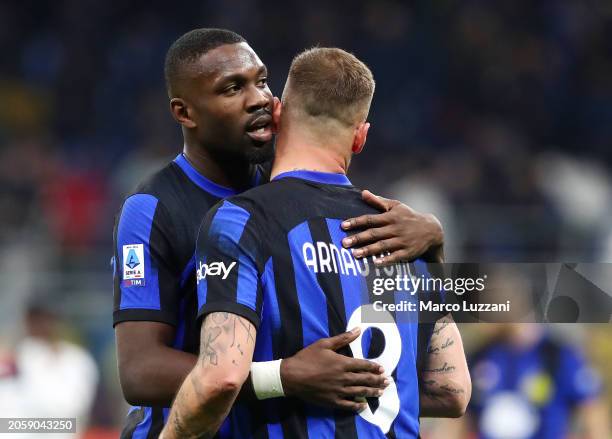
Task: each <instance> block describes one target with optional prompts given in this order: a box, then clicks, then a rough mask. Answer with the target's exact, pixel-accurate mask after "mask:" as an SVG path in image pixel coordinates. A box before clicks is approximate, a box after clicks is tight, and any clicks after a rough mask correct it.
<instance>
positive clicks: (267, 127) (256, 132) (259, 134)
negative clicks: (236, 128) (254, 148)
mask: <svg viewBox="0 0 612 439" xmlns="http://www.w3.org/2000/svg"><path fill="white" fill-rule="evenodd" d="M246 134H247V136H249V137H250V138H251V139H253V140H255V141H256V142H261V143H266V142H269V141H270V140H272V135H273V133H272V116H270V115H269V114H265V115H262V116H259V117H258V118H256V119H255V120H254V121H252V122H251V123H249V124H248V125H247V128H246Z"/></svg>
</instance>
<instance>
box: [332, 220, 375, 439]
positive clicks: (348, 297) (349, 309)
mask: <svg viewBox="0 0 612 439" xmlns="http://www.w3.org/2000/svg"><path fill="white" fill-rule="evenodd" d="M341 223H342V220H338V219H329V218H328V219H327V228H328V230H329V235H330V236H331V238H332V242H333V244H334V245H335V246H336V247H337V248H338V249H342V239H344V238H345V237H346V235H347V234H346V232H344V231H343V230H342V228H341V227H340V224H341ZM340 255H341V257H342V259H343V262H344V265H345V267H346V265H347V264H346V262H347V261H349V260H350V261H353V262H354V263H355V265H357V264H358V262H357V261H356V260H355V258H353V255H352V254H351V253H350V251H349V250H346V249H343V250H340ZM349 258H350V259H349ZM338 266H340V263H338ZM340 283H341V285H342V294H343V297H344V310H345V314H346V316H345V317H346V321H347V322H348V321H349V319H350V318H351V315H352V314H353V312H355V310H356V309H357V308H358V307H360V306H361V305H363V304H367V303H369V296H368V289H367V285H366V282H365V278H364V276H363V275H361V274H360V272H359V271H358V269H357V273H356V274H354V272H353V270H352V269H349V270H346V271H345V272H344V273H340ZM347 329H353V328H347ZM371 340H372V332H371V331H366V332H365V334H363V336H362V346H363V352H364V353H365V352H368V351H369V350H370V342H371ZM355 427H356V429H357V437H359V438H374V437H383V434H382V432H381V430H380V428H378V427H377V426H376V425H374V424H371V423H369V422H368V421H366V420H365V419H363V418H362V417H361V416H359V415H355Z"/></svg>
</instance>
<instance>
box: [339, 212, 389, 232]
mask: <svg viewBox="0 0 612 439" xmlns="http://www.w3.org/2000/svg"><path fill="white" fill-rule="evenodd" d="M392 215H393V214H391V213H389V212H384V213H377V214H371V215H361V216H358V217H357V218H349V219H347V220H345V221H342V228H343V229H344V230H353V229H371V228H373V227H382V226H386V225H388V224H391V222H392V219H393V218H392Z"/></svg>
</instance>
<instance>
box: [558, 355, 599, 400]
mask: <svg viewBox="0 0 612 439" xmlns="http://www.w3.org/2000/svg"><path fill="white" fill-rule="evenodd" d="M561 354H562V359H561V368H562V370H561V373H562V375H563V376H562V377H561V382H562V383H563V384H564V386H563V387H564V388H563V389H562V391H563V393H564V394H565V396H566V398H567V400H568V401H569V403H570V404H572V405H576V404H581V403H583V402H586V401H588V400H590V399H593V398H596V397H597V396H599V394H600V393H601V391H602V382H601V378H600V377H599V375H598V374H597V372H596V371H595V370H594V369H593V368H592V367H591V366H590V365H589V364H588V362H587V360H586V359H585V358H584V355H583V354H582V352H580V351H579V350H577V349H575V348H573V347H569V346H568V347H564V348H562V351H561Z"/></svg>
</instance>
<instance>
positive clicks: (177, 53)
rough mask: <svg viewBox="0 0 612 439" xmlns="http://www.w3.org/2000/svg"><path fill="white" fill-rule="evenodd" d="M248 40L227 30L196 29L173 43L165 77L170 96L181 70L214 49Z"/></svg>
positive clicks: (165, 66) (167, 54) (165, 69)
mask: <svg viewBox="0 0 612 439" xmlns="http://www.w3.org/2000/svg"><path fill="white" fill-rule="evenodd" d="M245 42H246V40H245V39H244V38H243V37H242V36H240V35H238V34H237V33H236V32H232V31H231V30H227V29H214V28H201V29H194V30H192V31H189V32H187V33H186V34H184V35H183V36H181V37H180V38H179V39H178V40H176V41H175V42H174V43H172V46H170V48H169V49H168V52H167V53H166V61H165V63H164V77H165V79H166V89H167V90H168V96H169V97H172V95H173V86H174V85H175V83H176V80H177V79H178V77H179V76H180V74H181V69H182V68H183V67H184V66H185V65H187V64H189V63H192V62H193V61H195V60H197V59H198V58H199V57H200V56H202V55H204V54H205V53H206V52H208V51H209V50H212V49H216V48H217V47H219V46H223V45H224V44H237V43H245Z"/></svg>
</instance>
